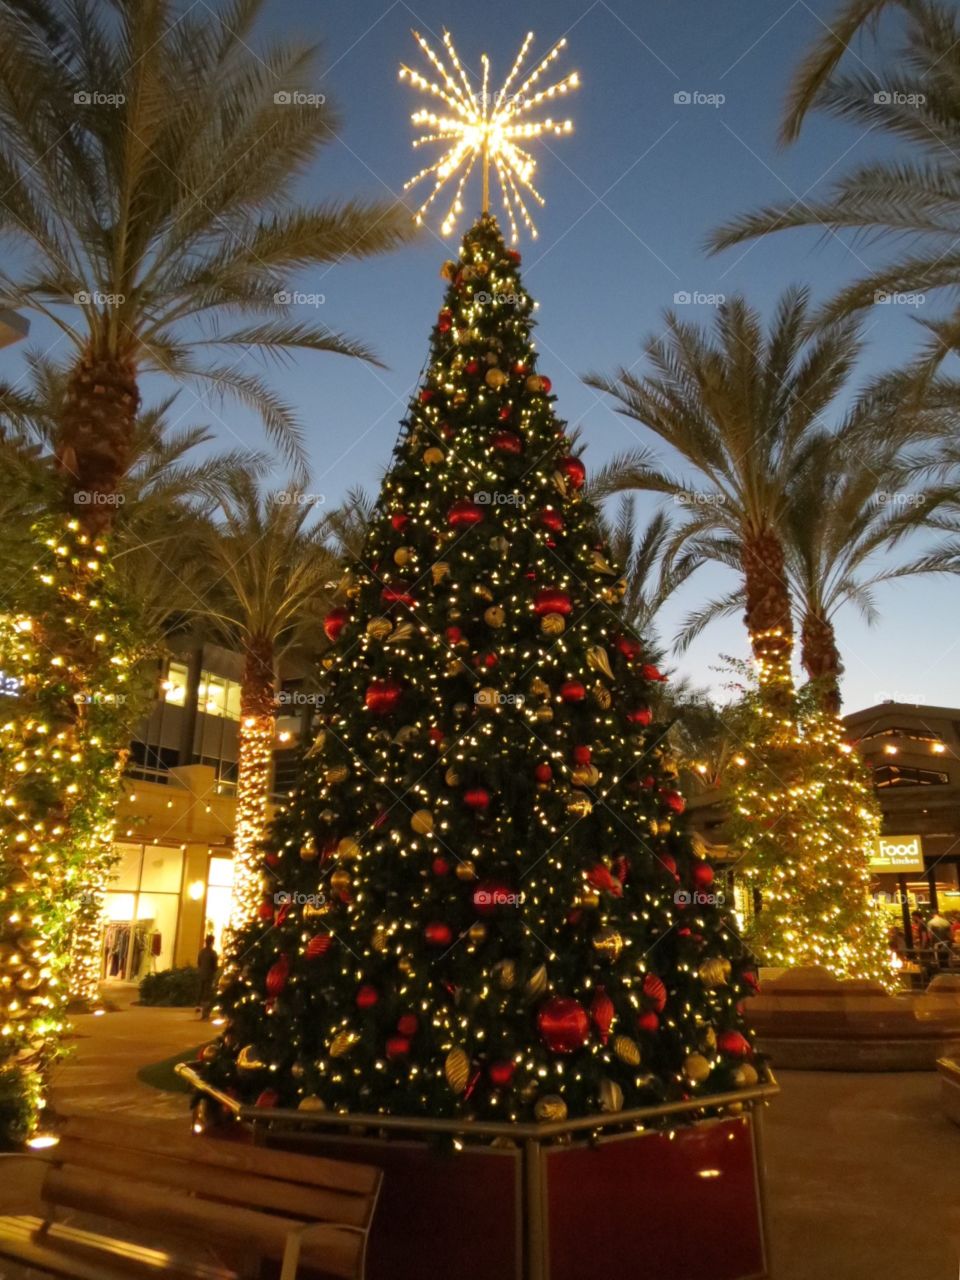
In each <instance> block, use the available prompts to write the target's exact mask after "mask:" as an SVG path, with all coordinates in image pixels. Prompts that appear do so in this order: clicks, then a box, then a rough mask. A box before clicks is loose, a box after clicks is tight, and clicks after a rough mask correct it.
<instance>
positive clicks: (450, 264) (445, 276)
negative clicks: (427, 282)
mask: <svg viewBox="0 0 960 1280" xmlns="http://www.w3.org/2000/svg"><path fill="white" fill-rule="evenodd" d="M456 274H457V264H456V263H455V262H454V261H453V259H452V258H448V259H447V260H446V262H444V263H441V265H440V279H441V280H453V279H455V278H456Z"/></svg>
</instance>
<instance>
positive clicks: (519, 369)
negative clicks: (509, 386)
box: [513, 360, 527, 376]
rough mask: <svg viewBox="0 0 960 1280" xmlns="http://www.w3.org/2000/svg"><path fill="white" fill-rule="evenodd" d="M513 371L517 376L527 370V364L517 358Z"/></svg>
mask: <svg viewBox="0 0 960 1280" xmlns="http://www.w3.org/2000/svg"><path fill="white" fill-rule="evenodd" d="M513 372H514V373H515V374H517V375H518V376H522V375H523V374H525V373H526V372H527V366H526V365H525V364H524V363H523V361H522V360H518V361H517V363H516V364H515V365H514V366H513Z"/></svg>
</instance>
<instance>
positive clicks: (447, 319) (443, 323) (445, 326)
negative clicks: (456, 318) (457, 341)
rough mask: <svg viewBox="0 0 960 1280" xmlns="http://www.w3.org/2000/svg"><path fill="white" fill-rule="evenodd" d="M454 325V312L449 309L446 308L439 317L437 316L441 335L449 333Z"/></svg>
mask: <svg viewBox="0 0 960 1280" xmlns="http://www.w3.org/2000/svg"><path fill="white" fill-rule="evenodd" d="M452 324H453V312H452V311H451V310H450V308H449V307H444V308H443V310H442V311H441V312H440V314H439V316H437V328H438V329H439V330H440V332H441V333H448V332H449V330H450V326H451V325H452Z"/></svg>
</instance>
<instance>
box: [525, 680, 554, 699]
mask: <svg viewBox="0 0 960 1280" xmlns="http://www.w3.org/2000/svg"><path fill="white" fill-rule="evenodd" d="M530 696H531V698H549V697H550V686H549V685H548V684H547V682H546V680H541V679H540V677H539V676H534V677H533V679H532V680H531V681H530Z"/></svg>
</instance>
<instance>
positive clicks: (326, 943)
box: [304, 933, 333, 960]
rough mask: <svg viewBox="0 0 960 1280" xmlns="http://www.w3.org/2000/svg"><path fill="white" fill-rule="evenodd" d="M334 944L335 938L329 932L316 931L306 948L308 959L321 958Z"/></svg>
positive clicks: (305, 952)
mask: <svg viewBox="0 0 960 1280" xmlns="http://www.w3.org/2000/svg"><path fill="white" fill-rule="evenodd" d="M332 946H333V939H332V938H331V937H330V935H329V933H315V934H314V935H313V937H312V938H311V939H310V941H309V942H308V943H307V945H306V947H305V948H304V954H305V955H306V957H307V959H308V960H319V959H320V957H321V956H325V955H326V954H327V952H328V951H329V950H330V948H331V947H332Z"/></svg>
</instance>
